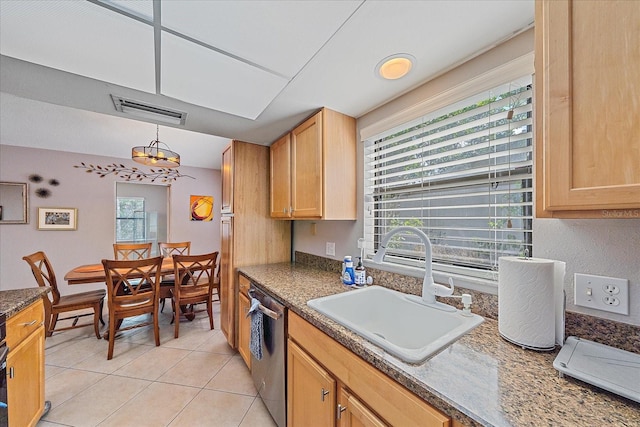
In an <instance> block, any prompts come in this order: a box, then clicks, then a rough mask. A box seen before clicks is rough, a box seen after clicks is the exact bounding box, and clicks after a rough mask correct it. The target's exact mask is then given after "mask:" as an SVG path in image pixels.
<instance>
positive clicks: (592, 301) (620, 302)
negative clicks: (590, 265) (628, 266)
mask: <svg viewBox="0 0 640 427" xmlns="http://www.w3.org/2000/svg"><path fill="white" fill-rule="evenodd" d="M574 285H575V286H574V294H573V297H574V302H575V304H576V305H579V306H582V307H589V308H595V309H596V310H602V311H610V312H612V313H618V314H625V315H627V316H628V315H629V281H628V280H627V279H617V278H614V277H605V276H594V275H591V274H581V273H575V274H574Z"/></svg>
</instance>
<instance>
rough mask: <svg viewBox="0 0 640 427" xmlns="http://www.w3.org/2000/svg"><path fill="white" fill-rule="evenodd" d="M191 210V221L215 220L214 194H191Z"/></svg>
mask: <svg viewBox="0 0 640 427" xmlns="http://www.w3.org/2000/svg"><path fill="white" fill-rule="evenodd" d="M189 210H190V211H191V221H211V220H213V196H191V197H190V200H189Z"/></svg>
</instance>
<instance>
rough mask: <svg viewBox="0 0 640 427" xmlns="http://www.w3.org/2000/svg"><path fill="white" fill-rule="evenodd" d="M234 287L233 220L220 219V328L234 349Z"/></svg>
mask: <svg viewBox="0 0 640 427" xmlns="http://www.w3.org/2000/svg"><path fill="white" fill-rule="evenodd" d="M234 313H235V286H234V272H233V218H232V217H222V218H221V219H220V328H221V329H222V333H223V334H224V335H225V336H226V337H227V342H229V345H230V346H231V347H233V348H235V346H236V343H235V321H234V319H235V316H234Z"/></svg>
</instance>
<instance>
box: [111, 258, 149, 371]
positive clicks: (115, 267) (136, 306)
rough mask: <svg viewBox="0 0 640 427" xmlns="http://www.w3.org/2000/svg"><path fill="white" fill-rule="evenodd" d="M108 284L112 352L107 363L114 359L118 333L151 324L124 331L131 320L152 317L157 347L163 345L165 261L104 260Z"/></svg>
mask: <svg viewBox="0 0 640 427" xmlns="http://www.w3.org/2000/svg"><path fill="white" fill-rule="evenodd" d="M102 265H103V266H104V272H105V277H106V282H107V301H108V307H109V336H108V339H109V350H108V353H107V360H111V358H112V357H113V347H114V341H115V338H116V332H118V331H126V330H129V329H134V328H139V327H142V326H148V325H151V324H152V323H151V322H149V321H142V322H138V323H134V324H131V325H128V326H126V327H122V323H123V322H122V321H123V320H124V319H126V318H128V317H135V316H140V315H142V314H151V316H152V318H153V332H154V335H155V339H156V346H159V345H160V330H159V327H158V286H159V284H160V269H161V266H162V257H161V256H157V257H154V258H144V259H139V260H130V261H129V260H107V259H103V260H102Z"/></svg>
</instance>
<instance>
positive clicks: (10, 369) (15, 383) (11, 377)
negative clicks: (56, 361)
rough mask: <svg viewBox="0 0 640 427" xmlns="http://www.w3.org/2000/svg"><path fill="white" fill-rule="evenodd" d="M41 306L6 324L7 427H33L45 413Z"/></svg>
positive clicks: (37, 304)
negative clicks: (7, 350)
mask: <svg viewBox="0 0 640 427" xmlns="http://www.w3.org/2000/svg"><path fill="white" fill-rule="evenodd" d="M43 321H44V305H43V303H42V300H41V299H39V300H38V301H36V302H34V303H33V304H31V305H29V306H28V307H27V308H25V309H23V310H22V311H20V312H19V313H17V314H15V315H14V316H12V317H10V318H9V319H8V320H7V346H8V347H9V354H8V356H7V403H8V405H9V425H10V426H20V427H27V426H35V425H36V424H38V421H39V420H40V416H41V415H42V411H43V410H44V324H43Z"/></svg>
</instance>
